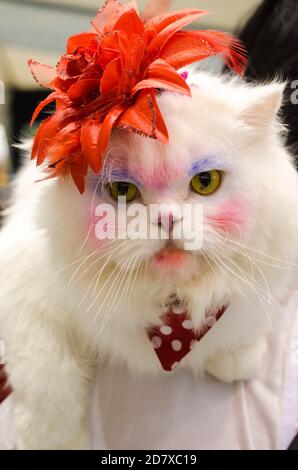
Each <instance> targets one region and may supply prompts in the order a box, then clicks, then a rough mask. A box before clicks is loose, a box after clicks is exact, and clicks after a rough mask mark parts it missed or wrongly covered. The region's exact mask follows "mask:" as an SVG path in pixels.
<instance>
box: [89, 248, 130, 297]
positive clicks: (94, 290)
mask: <svg viewBox="0 0 298 470" xmlns="http://www.w3.org/2000/svg"><path fill="white" fill-rule="evenodd" d="M128 243H129V241H127V240H126V241H125V242H123V243H121V244H120V245H118V247H117V248H116V249H115V251H113V252H112V253H111V254H110V255H109V256H108V258H107V259H106V261H105V263H104V264H103V266H102V268H101V270H100V271H99V273H98V275H97V280H96V283H95V286H94V289H93V295H95V292H96V290H97V288H98V284H99V281H100V278H101V275H102V273H103V271H104V269H105V267H106V266H107V264H108V263H109V261H110V259H111V257H112V256H113V254H115V253H116V252H118V251H119V250H120V249H122V248H123V247H124V246H126V245H127V244H128Z"/></svg>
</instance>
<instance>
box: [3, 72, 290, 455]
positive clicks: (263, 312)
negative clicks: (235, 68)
mask: <svg viewBox="0 0 298 470" xmlns="http://www.w3.org/2000/svg"><path fill="white" fill-rule="evenodd" d="M188 81H189V83H190V85H191V90H192V97H191V98H189V97H185V96H182V95H178V94H175V93H168V92H166V93H162V94H161V95H160V96H159V98H158V103H159V106H160V109H161V111H162V114H163V116H164V118H165V122H166V124H167V127H168V131H169V136H170V143H169V145H164V144H161V143H159V142H157V141H154V140H151V139H149V138H144V137H141V136H139V135H136V134H133V133H128V132H126V131H120V130H118V131H114V134H113V136H112V139H111V144H110V149H109V152H108V156H107V158H106V163H105V171H104V173H103V174H102V175H101V176H100V177H95V176H94V175H90V176H89V177H88V181H87V189H86V191H85V192H84V194H83V195H81V194H80V193H79V192H78V190H77V189H76V187H75V185H74V184H73V182H72V181H71V180H68V181H65V182H62V181H60V180H57V179H52V180H47V181H41V182H35V181H36V180H38V179H40V176H41V169H37V168H36V167H35V162H33V163H32V162H30V163H27V164H26V165H25V166H24V168H23V170H22V171H21V172H20V174H19V175H18V177H17V179H16V182H15V189H14V194H13V201H12V205H11V207H10V209H9V212H8V214H7V219H6V224H5V226H4V228H3V229H2V231H1V233H0V265H1V279H0V289H1V300H0V333H1V336H2V339H3V340H4V341H5V345H6V352H7V366H8V373H9V375H10V380H11V382H12V385H13V388H14V395H13V401H14V412H15V419H16V428H17V435H18V446H19V448H27V449H28V448H33V449H38V448H56V449H71V448H83V447H87V446H88V443H89V423H88V413H89V405H90V399H91V391H90V387H91V382H92V378H93V373H94V369H95V366H99V367H100V362H101V361H109V362H110V363H111V367H112V366H113V362H114V361H120V362H121V363H123V367H126V366H128V367H129V368H130V369H131V370H132V371H134V372H138V373H142V374H148V373H155V374H158V373H166V372H164V371H162V368H161V365H160V364H159V361H158V359H157V356H156V354H155V352H154V348H153V347H152V344H151V342H150V340H149V339H148V335H147V328H148V327H149V326H150V325H152V324H153V325H154V324H158V323H159V322H160V316H161V315H162V313H163V312H164V309H165V308H166V307H167V305H169V304H170V303H171V302H172V301H173V299H175V302H176V303H178V304H180V307H181V306H182V307H183V308H185V309H186V310H187V312H188V314H189V316H190V317H191V319H192V321H193V324H194V327H195V328H200V325H201V324H202V321H203V320H204V317H205V315H206V312H208V311H210V310H214V309H218V308H219V307H220V306H222V305H228V309H227V310H226V312H225V313H224V315H223V316H222V318H221V319H220V321H218V322H217V323H216V324H215V325H214V326H213V328H212V329H211V330H210V331H209V332H208V333H207V334H206V335H205V336H204V338H203V339H202V340H201V341H200V342H198V343H197V344H196V346H195V347H194V348H193V349H192V350H191V352H190V353H189V354H188V355H187V356H185V358H184V359H183V361H182V362H181V363H180V367H184V368H187V369H189V370H190V371H192V372H194V373H202V372H203V371H207V372H208V373H210V374H212V375H213V376H215V377H217V378H218V379H220V380H223V381H227V382H230V381H234V380H245V379H248V378H250V377H251V376H252V374H253V372H254V371H255V370H256V369H257V367H258V365H259V364H260V361H261V360H262V357H263V354H264V353H265V352H266V335H267V334H268V333H269V332H270V329H271V328H272V326H273V327H274V325H275V323H276V319H277V318H278V317H280V316H281V313H282V312H281V309H280V308H279V301H280V300H281V298H282V296H283V295H284V294H285V293H286V292H287V288H288V287H287V286H288V285H289V281H290V279H291V270H290V269H280V268H286V267H291V266H292V264H293V263H295V261H296V260H297V253H298V243H297V233H298V210H297V208H298V181H297V174H296V171H295V169H294V166H293V163H292V158H291V156H290V155H289V153H288V152H287V150H286V149H285V148H284V146H283V140H282V132H283V128H282V126H281V124H280V123H279V121H278V118H277V113H278V110H279V108H280V104H281V99H282V92H283V85H280V84H278V83H273V84H269V85H264V86H248V85H246V84H244V83H242V82H241V81H240V80H235V79H231V78H229V79H225V78H217V77H212V76H210V75H207V74H205V73H197V74H194V75H192V76H191V77H190V78H189V79H188ZM196 175H199V176H196ZM194 178H195V182H197V183H198V184H199V185H201V187H202V186H203V190H202V191H201V192H200V191H199V192H196V185H195V184H194ZM112 183H113V184H112ZM111 184H112V188H114V192H115V191H116V193H117V191H118V193H121V194H122V195H124V194H126V192H128V191H131V193H130V194H131V195H132V199H133V200H134V202H136V201H137V202H140V203H141V204H143V205H145V206H146V207H148V205H149V204H152V203H165V204H166V205H167V204H170V203H176V204H186V203H187V204H189V205H194V204H197V203H200V204H201V205H202V206H203V211H204V212H203V213H204V218H203V223H202V226H201V230H202V231H203V244H202V246H201V247H200V248H199V249H197V250H192V251H185V250H183V240H171V241H170V242H169V241H166V240H162V239H158V240H150V239H149V240H140V239H135V240H129V239H127V240H123V239H121V240H110V241H108V242H106V241H102V240H101V241H100V240H98V239H97V238H96V236H95V235H94V228H95V224H96V216H95V208H96V207H97V205H98V204H99V203H100V202H109V203H111V204H114V205H115V207H116V202H115V201H113V197H112V196H113V194H114V193H113V191H112V190H111ZM212 185H213V186H212ZM165 207H166V206H165ZM162 216H163V217H164V216H165V217H167V216H169V214H164V213H163V214H162ZM172 217H173V226H177V225H179V224H181V223H182V220H181V219H180V218H179V217H176V216H175V214H173V213H172ZM190 222H191V221H190ZM150 223H152V224H155V225H158V230H159V231H160V232H162V231H163V230H168V231H171V229H172V228H173V227H166V226H165V225H163V223H160V219H158V220H151V221H150ZM178 306H179V305H178ZM170 373H175V372H174V371H173V372H170ZM198 380H199V379H198Z"/></svg>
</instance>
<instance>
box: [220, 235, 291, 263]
mask: <svg viewBox="0 0 298 470" xmlns="http://www.w3.org/2000/svg"><path fill="white" fill-rule="evenodd" d="M219 237H220V238H223V237H221V236H220V235H219ZM223 239H224V241H226V242H228V243H230V244H231V245H235V246H237V247H239V248H240V249H242V250H245V251H246V252H247V251H248V252H251V253H253V254H256V255H258V256H260V257H264V258H268V259H272V260H273V261H276V262H277V263H279V264H273V263H269V262H268V261H264V260H263V259H257V258H255V257H252V258H253V259H254V260H255V261H256V262H259V263H261V264H265V265H268V266H271V267H275V268H279V269H287V268H288V269H291V270H293V271H296V270H298V264H296V263H292V262H290V261H286V260H283V259H281V258H275V257H273V256H270V255H268V254H266V253H261V252H260V251H256V250H254V249H253V248H250V247H248V246H246V245H241V244H238V243H237V242H235V241H234V240H231V239H229V238H223ZM247 256H248V255H247Z"/></svg>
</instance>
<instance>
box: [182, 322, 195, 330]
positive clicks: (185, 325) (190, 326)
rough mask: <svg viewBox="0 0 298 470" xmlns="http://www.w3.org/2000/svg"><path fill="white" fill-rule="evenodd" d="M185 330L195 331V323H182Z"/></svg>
mask: <svg viewBox="0 0 298 470" xmlns="http://www.w3.org/2000/svg"><path fill="white" fill-rule="evenodd" d="M182 326H183V328H185V329H186V330H192V329H193V322H192V321H191V320H184V322H183V323H182Z"/></svg>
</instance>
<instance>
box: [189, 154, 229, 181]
mask: <svg viewBox="0 0 298 470" xmlns="http://www.w3.org/2000/svg"><path fill="white" fill-rule="evenodd" d="M229 167H230V165H229V163H224V162H222V161H221V159H219V158H217V157H216V156H210V157H205V158H201V159H200V160H196V161H195V162H194V163H193V164H192V165H191V167H190V169H189V171H188V175H189V176H194V175H196V174H198V173H202V172H204V171H210V170H226V169H228V168H229Z"/></svg>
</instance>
